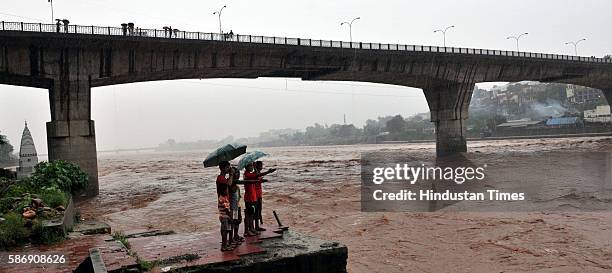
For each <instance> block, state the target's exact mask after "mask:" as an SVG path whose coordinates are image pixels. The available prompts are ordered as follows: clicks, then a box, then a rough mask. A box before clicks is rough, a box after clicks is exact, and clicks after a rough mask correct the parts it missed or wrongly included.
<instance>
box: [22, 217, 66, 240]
mask: <svg viewBox="0 0 612 273" xmlns="http://www.w3.org/2000/svg"><path fill="white" fill-rule="evenodd" d="M30 238H31V239H32V242H34V243H37V244H45V245H49V244H54V243H58V242H61V241H62V240H64V232H63V231H62V230H60V229H49V228H44V227H43V224H42V221H41V220H35V221H34V224H33V226H32V231H31V233H30Z"/></svg>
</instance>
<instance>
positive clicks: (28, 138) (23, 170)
mask: <svg viewBox="0 0 612 273" xmlns="http://www.w3.org/2000/svg"><path fill="white" fill-rule="evenodd" d="M36 164H38V154H37V153H36V146H34V140H33V139H32V134H31V133H30V129H28V123H27V122H26V124H25V128H23V133H22V135H21V147H20V149H19V167H17V179H21V178H24V177H28V176H30V175H31V174H32V173H33V172H34V166H36Z"/></svg>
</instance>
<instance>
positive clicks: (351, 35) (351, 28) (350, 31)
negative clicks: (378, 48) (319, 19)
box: [340, 17, 361, 43]
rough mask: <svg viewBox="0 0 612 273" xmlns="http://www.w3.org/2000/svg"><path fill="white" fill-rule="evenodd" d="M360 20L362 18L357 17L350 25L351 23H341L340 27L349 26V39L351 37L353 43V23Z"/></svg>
mask: <svg viewBox="0 0 612 273" xmlns="http://www.w3.org/2000/svg"><path fill="white" fill-rule="evenodd" d="M359 19H361V17H357V18H355V19H353V20H352V21H351V22H350V23H349V22H342V23H340V26H343V25H348V26H349V37H350V42H351V43H353V23H354V22H355V21H356V20H359Z"/></svg>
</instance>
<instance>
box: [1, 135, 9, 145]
mask: <svg viewBox="0 0 612 273" xmlns="http://www.w3.org/2000/svg"><path fill="white" fill-rule="evenodd" d="M2 144H8V140H7V139H6V136H5V135H1V134H0V145H2Z"/></svg>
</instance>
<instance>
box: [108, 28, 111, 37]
mask: <svg viewBox="0 0 612 273" xmlns="http://www.w3.org/2000/svg"><path fill="white" fill-rule="evenodd" d="M107 28H108V36H110V35H111V34H110V27H107Z"/></svg>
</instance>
